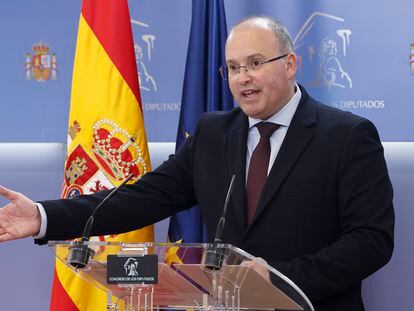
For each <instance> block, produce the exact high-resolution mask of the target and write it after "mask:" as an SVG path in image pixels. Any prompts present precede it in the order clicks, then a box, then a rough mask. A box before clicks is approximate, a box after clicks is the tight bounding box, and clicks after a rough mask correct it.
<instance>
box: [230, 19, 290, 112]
mask: <svg viewBox="0 0 414 311" xmlns="http://www.w3.org/2000/svg"><path fill="white" fill-rule="evenodd" d="M285 54H286V56H285V57H282V58H280V59H278V60H274V61H271V62H267V63H266V61H268V60H271V59H273V58H276V57H278V56H282V55H285ZM226 64H227V68H228V73H229V74H228V79H229V86H230V90H231V92H232V94H233V96H234V98H235V99H236V101H237V102H238V104H239V106H240V108H241V109H242V110H243V111H244V113H245V114H247V115H248V116H250V117H253V118H257V119H267V118H269V117H271V116H272V115H273V114H275V113H276V112H278V111H279V110H280V109H281V108H282V107H283V106H284V105H285V104H286V103H287V102H288V101H289V100H290V99H291V97H292V96H293V94H294V82H295V73H296V55H295V54H294V51H293V44H292V40H291V38H290V35H289V33H288V32H287V30H286V28H285V27H284V26H283V25H281V24H280V23H279V22H277V21H275V20H273V19H271V18H268V17H249V18H247V19H245V20H242V21H241V22H240V23H238V24H237V25H236V26H234V27H233V29H232V30H231V31H230V34H229V36H228V38H227V42H226ZM256 65H258V66H256ZM238 66H242V67H240V68H238ZM244 66H246V67H244ZM252 67H253V68H252Z"/></svg>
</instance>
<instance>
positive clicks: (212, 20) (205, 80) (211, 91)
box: [167, 0, 234, 263]
mask: <svg viewBox="0 0 414 311" xmlns="http://www.w3.org/2000/svg"><path fill="white" fill-rule="evenodd" d="M226 38H227V26H226V15H225V10H224V4H223V1H222V0H211V1H199V0H193V2H192V20H191V31H190V40H189V44H188V51H187V62H186V67H185V76H184V85H183V93H182V101H181V111H180V120H179V125H178V131H177V144H176V149H178V148H180V146H181V145H182V144H183V143H184V141H185V139H186V138H187V137H188V136H190V135H192V134H193V133H194V131H195V128H196V125H197V122H198V120H199V118H200V116H201V114H202V113H204V112H207V111H215V110H230V109H233V107H234V102H233V97H232V95H231V93H230V89H229V87H228V83H227V81H224V80H223V79H222V78H221V76H220V73H219V71H218V68H219V67H220V66H221V65H224V64H225V54H224V50H225V42H226ZM168 238H169V241H170V242H182V243H198V242H205V241H206V232H205V228H204V225H203V222H202V219H201V214H200V210H199V208H198V207H193V208H191V209H190V210H186V211H183V212H180V213H177V214H176V215H174V216H173V217H171V220H170V227H169V230H168ZM169 255H171V256H173V257H175V258H172V257H171V256H170V257H169V258H168V256H169ZM178 257H179V254H178ZM175 261H177V257H176V256H175V254H167V262H168V263H171V262H175Z"/></svg>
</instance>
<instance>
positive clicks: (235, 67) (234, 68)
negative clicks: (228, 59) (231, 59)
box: [228, 65, 238, 71]
mask: <svg viewBox="0 0 414 311" xmlns="http://www.w3.org/2000/svg"><path fill="white" fill-rule="evenodd" d="M228 68H229V70H230V71H237V68H238V67H237V66H235V65H229V66H228Z"/></svg>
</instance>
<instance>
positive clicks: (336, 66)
mask: <svg viewBox="0 0 414 311" xmlns="http://www.w3.org/2000/svg"><path fill="white" fill-rule="evenodd" d="M344 21H345V20H344V19H343V18H341V17H337V16H334V15H331V14H327V13H322V12H314V13H313V14H312V15H311V16H310V17H309V18H308V19H307V20H306V22H305V23H304V24H303V26H302V27H301V29H300V30H299V33H298V34H297V35H296V37H295V39H294V40H293V44H294V46H295V50H296V51H298V59H299V74H300V75H302V73H303V72H304V70H303V68H310V72H306V73H305V74H306V76H307V77H308V78H309V79H310V81H309V84H310V86H311V87H327V88H328V90H329V91H331V90H332V89H333V88H341V89H345V88H352V78H351V75H350V74H349V72H348V71H347V70H346V68H345V67H344V65H343V61H344V59H345V58H346V56H347V49H348V48H349V46H350V44H351V40H350V38H351V34H352V31H351V29H348V28H345V27H343V26H344V25H343V23H344ZM326 23H328V25H327V26H328V27H327V29H328V30H327V31H325V29H324V30H323V32H324V36H323V38H322V39H321V38H320V36H318V34H319V33H318V28H320V27H321V26H320V25H325V24H326ZM315 45H316V47H315ZM316 53H317V55H315V54H316ZM304 63H305V66H303V65H304Z"/></svg>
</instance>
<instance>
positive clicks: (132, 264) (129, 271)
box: [124, 258, 138, 276]
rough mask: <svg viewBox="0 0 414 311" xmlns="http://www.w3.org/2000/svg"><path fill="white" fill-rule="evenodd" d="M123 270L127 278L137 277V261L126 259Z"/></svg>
mask: <svg viewBox="0 0 414 311" xmlns="http://www.w3.org/2000/svg"><path fill="white" fill-rule="evenodd" d="M124 269H125V274H126V275H127V276H138V260H136V259H135V258H128V260H127V261H126V262H125V264H124Z"/></svg>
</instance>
